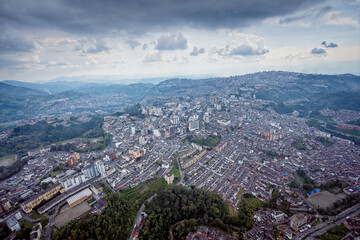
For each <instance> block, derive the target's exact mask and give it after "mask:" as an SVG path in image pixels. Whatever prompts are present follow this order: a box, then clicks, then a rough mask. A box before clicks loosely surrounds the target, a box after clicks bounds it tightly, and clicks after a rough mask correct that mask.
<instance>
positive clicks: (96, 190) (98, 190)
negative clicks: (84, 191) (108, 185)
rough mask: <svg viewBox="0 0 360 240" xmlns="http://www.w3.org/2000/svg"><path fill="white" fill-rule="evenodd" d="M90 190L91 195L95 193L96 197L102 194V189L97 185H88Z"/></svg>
mask: <svg viewBox="0 0 360 240" xmlns="http://www.w3.org/2000/svg"><path fill="white" fill-rule="evenodd" d="M90 189H91V191H93V193H95V194H96V195H101V193H103V192H104V191H103V189H102V187H101V186H100V184H98V183H93V184H91V185H90Z"/></svg>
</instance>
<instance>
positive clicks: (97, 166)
mask: <svg viewBox="0 0 360 240" xmlns="http://www.w3.org/2000/svg"><path fill="white" fill-rule="evenodd" d="M95 169H96V171H97V172H98V173H99V174H100V175H101V177H102V178H104V177H106V176H107V174H106V170H105V166H104V163H103V162H102V161H100V160H98V161H96V162H95Z"/></svg>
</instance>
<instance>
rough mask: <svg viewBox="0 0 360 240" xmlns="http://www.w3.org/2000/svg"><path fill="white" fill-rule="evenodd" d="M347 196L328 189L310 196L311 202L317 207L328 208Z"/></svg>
mask: <svg viewBox="0 0 360 240" xmlns="http://www.w3.org/2000/svg"><path fill="white" fill-rule="evenodd" d="M345 197H346V196H345V195H343V194H338V195H335V194H333V193H330V192H328V191H323V192H318V193H314V194H312V195H311V196H309V197H308V200H309V202H311V203H312V204H313V205H314V206H315V207H317V208H323V209H326V208H328V207H332V206H333V204H334V203H335V202H336V201H337V200H340V199H343V198H345Z"/></svg>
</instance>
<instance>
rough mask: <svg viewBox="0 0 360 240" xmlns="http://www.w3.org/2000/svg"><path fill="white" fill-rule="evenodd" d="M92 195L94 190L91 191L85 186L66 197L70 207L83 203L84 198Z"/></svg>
mask: <svg viewBox="0 0 360 240" xmlns="http://www.w3.org/2000/svg"><path fill="white" fill-rule="evenodd" d="M91 195H92V192H91V191H90V189H88V188H85V189H84V190H82V191H81V192H79V193H77V194H75V195H73V196H71V197H69V198H68V199H66V201H67V203H68V204H69V206H70V207H74V206H76V205H78V204H79V203H82V202H83V201H84V200H86V199H88V198H89V197H90V196H91Z"/></svg>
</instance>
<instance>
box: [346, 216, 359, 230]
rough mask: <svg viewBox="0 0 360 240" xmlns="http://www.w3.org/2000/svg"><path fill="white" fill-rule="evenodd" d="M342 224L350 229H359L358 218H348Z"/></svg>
mask: <svg viewBox="0 0 360 240" xmlns="http://www.w3.org/2000/svg"><path fill="white" fill-rule="evenodd" d="M344 226H345V227H347V228H348V229H350V230H352V231H359V230H360V219H348V220H346V221H345V222H344Z"/></svg>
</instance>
